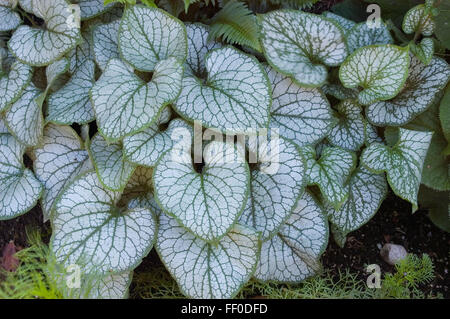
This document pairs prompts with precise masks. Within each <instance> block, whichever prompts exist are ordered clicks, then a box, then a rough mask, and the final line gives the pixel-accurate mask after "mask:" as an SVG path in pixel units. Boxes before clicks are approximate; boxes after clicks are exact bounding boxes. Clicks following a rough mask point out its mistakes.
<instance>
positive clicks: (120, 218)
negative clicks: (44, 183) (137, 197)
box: [50, 171, 156, 274]
mask: <svg viewBox="0 0 450 319" xmlns="http://www.w3.org/2000/svg"><path fill="white" fill-rule="evenodd" d="M120 197H121V192H114V191H109V190H106V189H105V188H104V187H103V186H102V184H101V183H100V181H99V180H98V178H97V174H96V173H95V172H92V171H91V172H88V173H86V174H83V175H81V176H79V177H78V178H76V179H75V180H74V181H73V182H72V183H71V184H70V185H69V186H68V187H67V188H66V189H65V190H64V191H63V192H62V194H61V195H60V196H59V197H58V199H57V201H56V202H55V215H54V218H53V234H52V237H51V240H50V246H51V247H52V250H53V252H54V253H55V255H56V257H57V261H59V262H63V263H64V264H76V263H81V262H82V261H87V262H88V265H87V266H88V269H86V270H85V271H86V272H87V273H89V272H92V271H95V272H100V273H103V274H106V273H111V272H112V273H122V272H125V271H130V270H132V269H134V268H135V267H136V266H137V265H139V263H140V262H141V260H142V258H143V257H145V256H146V255H147V254H148V252H149V251H150V250H151V248H152V246H153V242H154V239H155V232H156V222H155V219H154V216H153V213H152V212H151V211H150V210H149V209H148V208H134V209H126V208H123V207H118V206H116V203H117V202H118V201H119V200H120Z"/></svg>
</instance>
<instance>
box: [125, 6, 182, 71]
mask: <svg viewBox="0 0 450 319" xmlns="http://www.w3.org/2000/svg"><path fill="white" fill-rule="evenodd" d="M119 50H120V53H121V56H122V58H123V59H124V60H125V61H126V62H128V63H129V64H131V65H132V66H133V67H134V68H135V69H138V70H140V71H145V72H151V71H153V70H155V69H156V67H157V64H158V62H160V61H162V60H165V59H167V58H169V57H174V58H176V59H178V60H179V61H182V62H184V61H185V60H186V55H187V39H186V29H185V27H184V24H183V23H182V22H181V21H180V20H178V19H177V18H175V17H173V16H171V15H170V14H168V13H167V12H165V11H164V10H161V9H158V8H148V7H143V6H133V7H131V8H128V9H126V10H125V13H124V14H123V17H122V22H121V23H120V28H119Z"/></svg>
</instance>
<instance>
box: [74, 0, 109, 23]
mask: <svg viewBox="0 0 450 319" xmlns="http://www.w3.org/2000/svg"><path fill="white" fill-rule="evenodd" d="M71 1H72V2H74V3H77V4H78V5H79V6H80V13H81V20H86V19H90V18H93V17H96V16H98V15H100V14H102V13H104V12H105V11H107V10H109V9H110V8H111V7H112V6H113V5H114V4H112V3H110V4H107V5H104V4H103V3H104V0H77V1H74V0H71Z"/></svg>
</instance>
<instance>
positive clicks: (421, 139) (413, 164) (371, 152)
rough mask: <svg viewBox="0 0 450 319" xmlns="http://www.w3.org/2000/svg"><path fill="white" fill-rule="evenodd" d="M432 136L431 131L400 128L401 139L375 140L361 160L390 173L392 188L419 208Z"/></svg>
mask: <svg viewBox="0 0 450 319" xmlns="http://www.w3.org/2000/svg"><path fill="white" fill-rule="evenodd" d="M431 136H432V133H431V132H419V131H412V130H407V129H403V128H400V129H399V140H398V142H397V144H395V145H394V146H393V147H389V146H385V145H383V144H379V143H374V144H372V145H370V146H369V147H368V148H366V149H365V150H364V151H363V153H362V155H361V162H362V163H363V164H364V165H365V166H366V167H367V168H369V169H370V170H372V171H374V172H375V173H380V172H383V171H385V172H386V173H387V179H388V182H389V185H390V186H391V188H392V190H393V191H394V193H395V194H397V195H398V196H400V197H401V198H403V199H405V200H407V201H409V202H410V203H411V204H412V205H413V212H414V211H416V210H417V193H418V191H419V186H420V180H421V176H422V168H423V162H424V160H425V156H426V155H427V151H428V147H429V145H430V141H431Z"/></svg>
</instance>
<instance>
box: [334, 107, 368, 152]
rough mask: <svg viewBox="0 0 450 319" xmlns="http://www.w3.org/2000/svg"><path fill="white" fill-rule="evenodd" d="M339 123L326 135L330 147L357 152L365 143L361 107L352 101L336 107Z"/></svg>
mask: <svg viewBox="0 0 450 319" xmlns="http://www.w3.org/2000/svg"><path fill="white" fill-rule="evenodd" d="M336 108H337V111H338V114H339V115H338V118H339V122H338V123H337V125H336V126H335V127H333V128H332V129H331V131H330V133H329V134H328V137H327V139H328V141H329V142H330V143H331V145H334V146H339V147H341V148H343V149H346V150H349V151H357V150H359V149H360V148H361V146H362V145H363V144H364V141H365V135H364V127H365V120H364V117H363V115H362V114H361V107H360V106H359V105H358V104H357V103H356V102H354V101H353V100H345V101H342V102H341V103H339V104H338V105H337V106H336Z"/></svg>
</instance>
